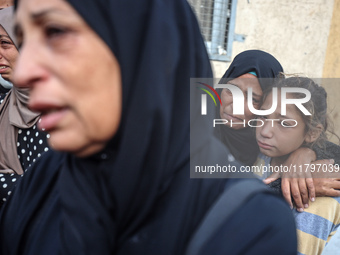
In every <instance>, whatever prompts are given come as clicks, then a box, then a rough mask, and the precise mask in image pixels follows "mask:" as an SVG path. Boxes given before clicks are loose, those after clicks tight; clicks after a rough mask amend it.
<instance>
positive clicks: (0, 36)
mask: <svg viewBox="0 0 340 255" xmlns="http://www.w3.org/2000/svg"><path fill="white" fill-rule="evenodd" d="M2 37H6V38H8V39H11V38H10V37H9V36H8V35H1V34H0V38H2Z"/></svg>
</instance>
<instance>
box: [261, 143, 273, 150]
mask: <svg viewBox="0 0 340 255" xmlns="http://www.w3.org/2000/svg"><path fill="white" fill-rule="evenodd" d="M257 144H258V145H259V147H260V148H262V149H265V150H270V149H271V148H273V147H274V146H271V145H269V144H267V143H262V142H260V141H257Z"/></svg>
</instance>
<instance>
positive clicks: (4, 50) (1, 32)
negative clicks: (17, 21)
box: [0, 25, 18, 81]
mask: <svg viewBox="0 0 340 255" xmlns="http://www.w3.org/2000/svg"><path fill="white" fill-rule="evenodd" d="M0 43H1V45H0V74H1V76H2V78H4V79H5V80H8V81H12V75H13V68H14V66H15V62H16V59H17V57H18V50H17V48H16V47H15V45H14V43H13V42H12V40H11V38H10V37H9V36H8V34H7V32H6V30H5V29H4V28H3V27H2V26H1V25H0Z"/></svg>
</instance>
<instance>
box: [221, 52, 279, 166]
mask: <svg viewBox="0 0 340 255" xmlns="http://www.w3.org/2000/svg"><path fill="white" fill-rule="evenodd" d="M250 72H254V73H255V74H256V76H257V78H258V80H259V83H260V86H261V88H262V91H264V90H266V89H268V88H270V87H271V86H272V84H273V82H274V79H275V78H278V77H279V75H280V72H283V68H282V66H281V64H280V63H279V62H278V61H277V59H276V58H274V57H273V56H272V55H270V54H269V53H267V52H264V51H260V50H247V51H244V52H242V53H240V54H238V55H237V56H236V57H235V58H234V60H233V62H232V63H231V64H230V66H229V68H228V69H227V71H226V72H225V74H224V75H223V77H222V79H221V81H220V83H227V82H228V81H230V80H232V79H235V78H237V77H240V76H241V75H243V74H246V73H250ZM217 91H218V93H219V94H221V91H222V90H221V89H219V90H217ZM216 118H218V119H219V118H220V109H219V108H218V110H217V111H216ZM215 134H216V136H217V137H218V138H219V139H220V140H221V141H222V142H223V143H224V144H225V145H226V146H227V147H228V149H229V150H230V152H231V153H232V154H233V156H234V157H235V158H236V159H237V160H239V161H240V162H242V163H243V164H245V165H253V163H254V162H255V160H256V158H257V155H258V153H259V148H258V145H257V142H256V139H255V134H254V130H253V129H252V128H250V127H246V128H243V129H238V130H235V129H232V128H230V127H228V126H226V125H218V126H217V127H216V129H215Z"/></svg>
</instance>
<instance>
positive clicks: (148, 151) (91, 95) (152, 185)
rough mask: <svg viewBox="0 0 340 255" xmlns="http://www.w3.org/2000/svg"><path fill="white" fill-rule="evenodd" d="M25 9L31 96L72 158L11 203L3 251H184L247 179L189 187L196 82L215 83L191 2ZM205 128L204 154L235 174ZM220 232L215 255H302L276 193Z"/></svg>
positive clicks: (31, 0) (23, 36) (132, 0)
mask: <svg viewBox="0 0 340 255" xmlns="http://www.w3.org/2000/svg"><path fill="white" fill-rule="evenodd" d="M17 8H18V11H17V12H18V13H17V19H18V22H17V23H18V25H17V32H18V37H19V41H20V42H21V44H22V51H21V55H20V58H19V60H18V67H17V71H16V82H17V84H18V85H19V86H23V87H25V86H29V87H31V88H32V94H31V97H30V104H29V105H30V107H31V108H32V109H35V110H40V111H42V117H41V123H40V128H45V129H46V131H47V132H49V133H50V135H51V137H50V140H49V142H50V144H51V146H52V147H53V148H54V149H55V150H59V151H63V152H55V151H51V152H48V153H47V154H45V155H44V157H43V158H42V159H41V160H39V161H38V162H37V163H36V164H35V165H34V170H35V171H31V172H30V173H29V174H28V175H27V178H24V179H23V180H22V181H21V183H20V184H19V185H18V187H17V189H16V190H15V192H14V194H13V196H12V197H11V199H10V200H9V201H8V203H7V204H6V206H5V208H4V210H3V212H2V215H1V217H0V225H1V229H0V231H1V233H0V238H1V240H0V242H1V244H2V245H1V247H0V249H2V252H3V253H4V254H21V255H22V254H35V255H36V254H49V255H50V254H184V253H185V250H186V248H187V245H188V243H189V241H190V239H191V237H192V236H193V235H194V233H195V231H196V229H197V228H198V226H199V224H200V222H201V221H202V219H203V217H204V216H205V214H206V213H207V212H208V210H209V208H211V206H212V205H213V203H214V202H215V200H216V199H217V198H218V197H219V195H220V194H222V193H223V191H224V189H225V187H226V185H227V186H229V185H231V184H232V183H234V182H236V181H237V180H231V179H230V180H223V179H220V180H207V179H197V180H191V179H190V178H189V173H190V172H189V165H190V146H189V136H190V133H189V130H190V124H192V125H195V124H196V118H193V120H192V122H191V123H190V121H189V119H190V116H189V115H190V114H189V111H190V109H189V100H190V99H189V84H190V77H211V76H212V73H211V69H210V64H209V60H208V58H207V53H206V50H205V47H204V42H203V40H202V37H201V35H200V31H199V28H198V26H197V22H196V20H195V17H194V15H193V13H192V11H191V9H190V7H189V5H188V3H187V2H186V1H184V0H172V1H162V0H148V1H140V0H124V1H103V0H102V1H97V0H96V1H95V0H92V1H91V0H86V1H78V0H72V1H68V2H66V1H62V0H49V1H46V0H26V1H19V2H18V3H17ZM84 59H85V60H84ZM196 96H197V100H198V99H199V95H196ZM202 128H207V130H206V133H207V137H206V138H204V139H202V142H197V143H195V147H194V148H193V150H194V151H197V153H196V154H194V155H193V157H206V158H208V159H216V163H220V164H221V165H222V164H225V165H226V164H228V163H229V162H228V161H226V160H223V159H224V158H225V155H226V154H227V153H228V152H227V151H226V150H225V149H223V146H222V145H221V144H220V143H219V142H217V140H216V139H213V135H212V129H211V128H208V127H202ZM41 180H45V182H41ZM32 194H34V196H33V197H32ZM226 208H227V205H226ZM251 215H261V217H262V216H263V217H264V219H265V221H263V222H262V221H258V220H256V221H255V220H254V219H253V218H252V216H251ZM273 215H275V218H273V217H272V216H273ZM271 217H272V218H271ZM218 230H219V232H218V234H219V235H218V237H217V238H214V239H213V240H212V241H211V242H208V243H207V246H206V247H205V248H206V249H208V250H209V249H211V248H214V250H215V252H213V253H214V254H225V253H229V254H237V253H243V254H246V253H248V254H265V253H266V252H267V253H268V254H271V253H272V251H273V249H275V250H277V251H278V252H282V253H281V254H287V253H291V254H293V253H294V252H295V250H296V240H295V229H294V223H293V219H292V216H291V215H290V213H289V208H288V207H287V206H285V205H284V203H283V202H282V201H280V200H278V199H277V198H276V197H274V196H272V195H271V194H259V195H256V196H254V198H253V199H251V200H250V201H249V202H247V203H246V204H244V205H243V207H242V209H241V210H239V212H238V214H234V215H233V217H231V218H230V219H229V220H228V221H227V222H225V223H224V224H223V225H221V229H218ZM284 236H288V239H289V240H288V242H289V243H288V244H287V243H283V237H284ZM268 240H269V241H268ZM286 240H287V239H286ZM203 254H204V253H203Z"/></svg>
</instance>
